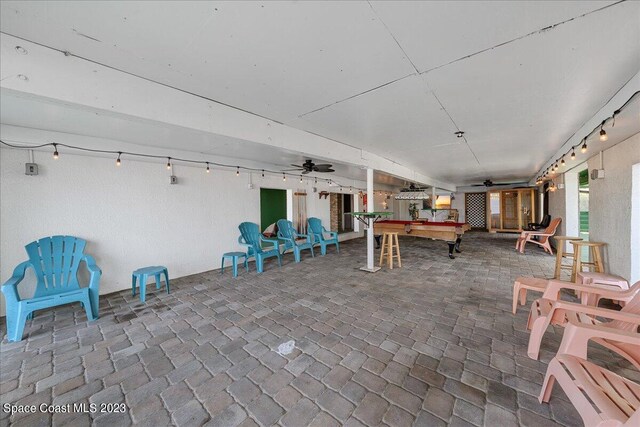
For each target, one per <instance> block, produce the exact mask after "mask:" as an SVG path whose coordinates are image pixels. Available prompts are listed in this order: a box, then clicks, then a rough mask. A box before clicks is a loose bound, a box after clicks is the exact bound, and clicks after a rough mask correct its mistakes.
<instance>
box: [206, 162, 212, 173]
mask: <svg viewBox="0 0 640 427" xmlns="http://www.w3.org/2000/svg"><path fill="white" fill-rule="evenodd" d="M210 172H211V168H210V167H209V162H207V173H210Z"/></svg>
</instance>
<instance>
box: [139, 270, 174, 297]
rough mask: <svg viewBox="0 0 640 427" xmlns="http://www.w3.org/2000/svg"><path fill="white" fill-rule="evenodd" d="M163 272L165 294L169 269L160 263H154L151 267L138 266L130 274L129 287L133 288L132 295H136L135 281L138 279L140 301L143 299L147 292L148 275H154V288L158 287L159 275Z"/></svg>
mask: <svg viewBox="0 0 640 427" xmlns="http://www.w3.org/2000/svg"><path fill="white" fill-rule="evenodd" d="M161 274H164V279H165V283H166V284H167V294H168V293H169V271H168V270H167V267H164V266H162V265H156V266H153V267H144V268H139V269H137V270H136V271H134V272H133V274H132V275H131V289H132V290H133V296H134V297H135V296H136V281H138V279H139V281H140V301H141V302H144V301H145V296H146V293H147V279H148V278H149V276H155V277H156V289H160V275H161Z"/></svg>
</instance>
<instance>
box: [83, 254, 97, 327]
mask: <svg viewBox="0 0 640 427" xmlns="http://www.w3.org/2000/svg"><path fill="white" fill-rule="evenodd" d="M81 261H84V262H85V264H86V265H87V270H89V273H91V275H90V277H89V302H90V303H91V313H92V314H93V319H89V320H95V319H97V318H98V316H99V310H100V306H99V302H98V299H99V298H100V277H102V270H100V267H98V266H97V265H96V260H95V259H94V258H93V257H92V256H91V255H85V256H83V257H82V260H81Z"/></svg>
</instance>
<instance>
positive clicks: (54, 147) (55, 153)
mask: <svg viewBox="0 0 640 427" xmlns="http://www.w3.org/2000/svg"><path fill="white" fill-rule="evenodd" d="M58 157H60V155H59V154H58V144H53V158H54V159H55V160H58Z"/></svg>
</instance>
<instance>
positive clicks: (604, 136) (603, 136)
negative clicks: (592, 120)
mask: <svg viewBox="0 0 640 427" xmlns="http://www.w3.org/2000/svg"><path fill="white" fill-rule="evenodd" d="M603 126H604V120H603V121H602V124H601V125H600V141H602V142H605V141H606V140H607V139H609V137H608V136H607V131H606V130H604V129H602V127H603Z"/></svg>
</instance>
